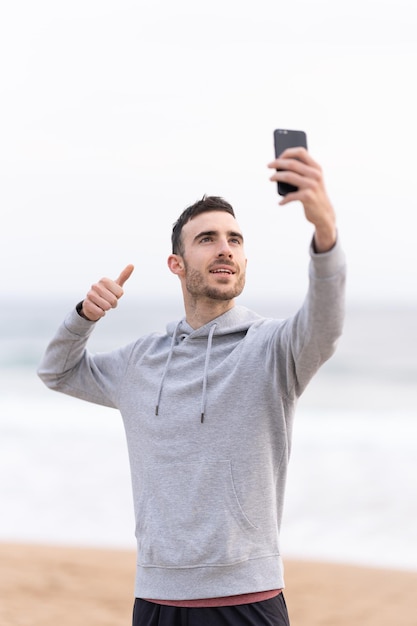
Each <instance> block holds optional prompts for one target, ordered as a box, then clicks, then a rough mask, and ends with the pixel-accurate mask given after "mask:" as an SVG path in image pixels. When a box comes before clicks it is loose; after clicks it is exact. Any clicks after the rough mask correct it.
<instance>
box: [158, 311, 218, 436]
mask: <svg viewBox="0 0 417 626" xmlns="http://www.w3.org/2000/svg"><path fill="white" fill-rule="evenodd" d="M180 324H181V322H178V324H177V325H176V327H175V330H174V334H173V335H172V340H171V346H170V350H169V354H168V358H167V361H166V363H165V367H164V371H163V373H162V377H161V381H160V383H159V389H158V396H157V399H156V406H155V415H158V414H159V403H160V401H161V395H162V388H163V385H164V380H165V377H166V374H167V371H168V368H169V364H170V363H171V359H172V354H173V352H174V346H175V341H176V339H177V332H178V328H179V326H180ZM216 326H217V324H213V325H212V326H211V327H210V331H209V334H208V337H207V351H206V359H205V362H204V374H203V392H202V396H201V411H200V422H201V424H203V422H204V415H205V410H206V400H207V379H208V368H209V363H210V353H211V346H212V343H213V335H214V331H215V330H216Z"/></svg>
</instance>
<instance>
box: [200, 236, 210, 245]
mask: <svg viewBox="0 0 417 626" xmlns="http://www.w3.org/2000/svg"><path fill="white" fill-rule="evenodd" d="M208 241H213V237H209V236H208V235H206V236H205V237H201V239H200V243H206V242H208Z"/></svg>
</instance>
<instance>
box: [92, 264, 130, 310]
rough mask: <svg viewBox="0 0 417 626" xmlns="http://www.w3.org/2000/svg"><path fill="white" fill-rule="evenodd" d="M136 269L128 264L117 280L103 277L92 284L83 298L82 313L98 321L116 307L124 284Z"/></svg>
mask: <svg viewBox="0 0 417 626" xmlns="http://www.w3.org/2000/svg"><path fill="white" fill-rule="evenodd" d="M133 270H134V267H133V265H127V266H126V267H125V268H124V270H122V272H121V273H120V274H119V276H118V277H117V278H116V280H112V279H111V278H102V279H101V280H99V281H98V283H95V284H94V285H92V286H91V289H90V291H89V292H88V293H87V295H86V297H85V300H83V303H82V308H81V311H80V314H81V316H82V317H85V318H86V319H88V320H90V322H96V321H97V320H99V319H100V318H101V317H104V316H105V315H106V313H107V311H109V310H110V309H115V308H116V307H117V303H118V301H119V299H120V298H121V297H122V295H123V293H124V292H123V286H124V284H125V282H126V281H127V280H128V279H129V278H130V276H131V275H132V272H133Z"/></svg>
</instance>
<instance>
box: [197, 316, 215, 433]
mask: <svg viewBox="0 0 417 626" xmlns="http://www.w3.org/2000/svg"><path fill="white" fill-rule="evenodd" d="M216 326H217V324H213V326H211V328H210V332H209V334H208V338H207V351H206V360H205V362H204V374H203V394H202V396H201V415H200V422H201V423H203V422H204V413H205V410H206V399H207V378H208V367H209V362H210V354H211V344H212V342H213V335H214V331H215V330H216Z"/></svg>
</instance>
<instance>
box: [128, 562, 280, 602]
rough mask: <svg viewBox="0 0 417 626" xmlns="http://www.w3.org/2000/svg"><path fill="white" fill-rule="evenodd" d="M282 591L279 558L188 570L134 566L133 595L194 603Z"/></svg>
mask: <svg viewBox="0 0 417 626" xmlns="http://www.w3.org/2000/svg"><path fill="white" fill-rule="evenodd" d="M282 588H284V571H283V565H282V560H281V557H280V556H278V555H275V556H269V557H262V558H259V559H251V560H248V561H244V562H242V563H236V564H234V565H218V566H210V565H205V566H203V567H190V568H185V567H184V568H174V567H173V568H163V567H142V566H140V565H138V566H137V570H136V584H135V596H136V597H137V598H161V599H162V600H193V599H201V598H214V597H222V596H230V595H239V594H243V593H249V592H252V593H253V592H257V591H265V590H268V589H282Z"/></svg>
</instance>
